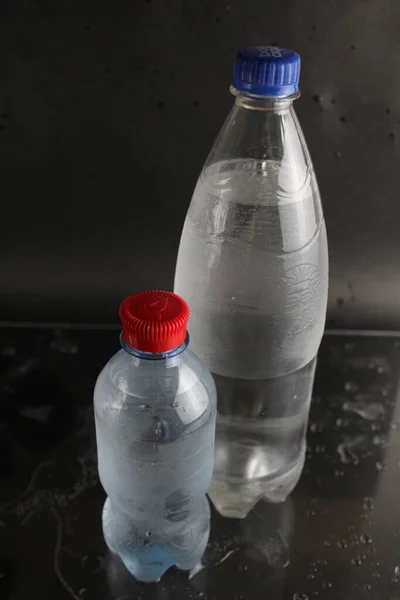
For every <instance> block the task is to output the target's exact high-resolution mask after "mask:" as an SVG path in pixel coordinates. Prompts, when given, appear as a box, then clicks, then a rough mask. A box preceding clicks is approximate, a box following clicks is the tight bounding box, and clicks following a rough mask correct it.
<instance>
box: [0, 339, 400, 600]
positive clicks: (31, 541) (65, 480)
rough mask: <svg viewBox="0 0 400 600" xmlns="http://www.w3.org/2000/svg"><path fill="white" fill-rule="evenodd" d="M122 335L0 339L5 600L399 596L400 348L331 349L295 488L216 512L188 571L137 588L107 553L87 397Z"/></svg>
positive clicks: (322, 363) (360, 344)
mask: <svg viewBox="0 0 400 600" xmlns="http://www.w3.org/2000/svg"><path fill="white" fill-rule="evenodd" d="M117 347H118V333H117V332H106V331H103V332H101V331H90V332H88V331H70V332H58V333H56V332H54V331H52V330H35V329H27V330H26V329H2V330H1V342H0V349H1V359H0V450H1V461H0V519H1V527H0V598H1V599H2V600H3V599H10V600H44V599H46V600H47V599H50V598H51V599H52V600H64V599H68V598H75V599H80V600H81V599H89V600H152V599H157V600H169V599H174V600H175V599H177V600H180V599H203V600H213V599H215V600H219V599H224V600H225V599H227V600H248V599H249V600H250V599H251V600H264V599H265V600H266V599H269V600H274V599H276V600H306V599H307V598H309V599H311V598H323V599H324V600H325V599H326V600H331V599H336V598H337V599H339V598H340V599H348V600H352V599H353V598H357V599H358V598H361V599H362V598H371V599H373V600H375V599H376V600H378V599H379V600H398V599H400V513H399V509H398V507H399V505H400V400H399V401H398V402H397V397H398V382H399V377H400V337H399V338H396V337H388V336H386V337H381V336H352V335H328V336H326V337H325V338H324V341H323V344H322V348H321V352H320V357H319V363H318V367H317V376H316V384H315V392H314V399H313V404H312V410H311V418H310V426H309V433H308V456H307V461H306V467H305V470H304V473H303V476H302V478H301V481H300V484H299V486H298V487H297V489H296V490H295V492H294V494H293V495H292V497H291V498H290V499H289V500H288V501H287V502H285V503H284V504H280V505H270V504H268V503H266V502H260V503H259V504H258V505H257V506H256V508H255V509H254V511H252V513H251V514H250V515H249V516H248V517H247V518H246V519H245V520H244V521H234V520H228V519H223V518H221V517H219V516H218V515H216V514H215V512H214V513H213V517H212V532H211V538H210V542H209V544H208V548H207V551H206V554H205V556H204V560H203V564H202V565H201V567H199V569H198V571H197V572H192V573H190V574H188V573H181V572H178V571H176V570H170V571H169V572H168V573H167V574H166V576H165V577H164V578H163V579H162V581H161V582H160V583H159V584H157V585H145V584H138V583H136V582H135V581H134V580H133V579H132V577H131V576H130V575H129V574H128V573H127V572H126V570H125V569H124V567H123V566H122V564H121V563H120V561H119V560H118V559H116V558H115V557H113V556H112V555H110V554H109V553H108V552H107V551H106V548H105V545H104V542H103V537H102V532H101V526H100V517H101V510H102V505H103V501H104V493H103V491H102V489H101V486H100V485H99V483H98V478H97V467H96V455H95V439H94V425H93V414H92V404H91V403H92V388H93V384H94V381H95V378H96V375H97V373H98V372H99V370H100V368H101V367H102V366H103V364H104V362H105V361H106V360H107V359H108V357H109V356H110V355H111V354H112V352H113V351H114V350H116V349H117Z"/></svg>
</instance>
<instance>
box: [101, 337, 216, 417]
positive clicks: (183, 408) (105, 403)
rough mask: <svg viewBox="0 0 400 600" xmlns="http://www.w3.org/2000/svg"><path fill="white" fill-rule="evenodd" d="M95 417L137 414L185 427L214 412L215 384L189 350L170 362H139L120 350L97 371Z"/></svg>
mask: <svg viewBox="0 0 400 600" xmlns="http://www.w3.org/2000/svg"><path fill="white" fill-rule="evenodd" d="M94 406H95V411H96V414H97V415H100V416H101V415H103V416H106V417H107V418H110V415H111V416H112V418H117V419H120V418H121V413H125V412H126V411H127V412H128V413H131V414H132V415H134V417H135V418H136V419H139V416H138V415H139V414H140V413H141V412H145V413H146V414H147V413H149V412H150V413H154V414H161V413H163V414H164V420H167V421H176V422H178V421H179V422H181V424H183V425H185V426H188V425H190V424H191V423H193V422H195V421H197V420H198V419H202V418H206V417H207V415H208V414H209V413H211V412H215V410H216V391H215V384H214V381H213V379H212V376H211V374H210V372H209V371H208V369H207V368H206V367H205V366H204V365H203V363H202V362H201V361H200V360H199V359H198V358H197V357H196V356H195V355H194V354H193V353H192V352H191V351H190V350H189V349H186V350H185V351H184V352H182V353H181V354H179V355H178V356H175V357H173V358H170V359H162V360H143V359H138V358H137V357H135V356H132V355H130V354H128V353H127V352H125V351H124V350H120V351H119V352H117V353H116V354H115V355H114V356H113V357H112V358H111V359H110V360H109V361H108V363H107V364H106V365H105V366H104V368H103V369H102V371H101V372H100V374H99V376H98V379H97V382H96V385H95V390H94Z"/></svg>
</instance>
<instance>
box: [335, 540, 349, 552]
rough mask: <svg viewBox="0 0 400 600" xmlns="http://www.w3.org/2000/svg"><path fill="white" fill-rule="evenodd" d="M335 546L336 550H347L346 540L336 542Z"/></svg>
mask: <svg viewBox="0 0 400 600" xmlns="http://www.w3.org/2000/svg"><path fill="white" fill-rule="evenodd" d="M336 545H337V547H338V548H341V549H342V550H345V549H346V548H347V542H346V540H338V542H337V544H336Z"/></svg>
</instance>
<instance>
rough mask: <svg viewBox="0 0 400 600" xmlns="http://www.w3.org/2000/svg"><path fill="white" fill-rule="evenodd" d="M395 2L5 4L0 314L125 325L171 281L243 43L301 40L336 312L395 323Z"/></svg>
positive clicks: (398, 23) (399, 208)
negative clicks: (129, 302) (121, 313)
mask: <svg viewBox="0 0 400 600" xmlns="http://www.w3.org/2000/svg"><path fill="white" fill-rule="evenodd" d="M399 33H400V3H399V2H398V1H397V0H392V1H390V0H336V1H333V0H329V1H328V0H315V1H312V0H282V1H281V2H272V1H266V0H246V2H243V0H227V1H226V2H222V1H221V0H202V1H200V0H196V1H192V0H147V1H146V0H129V1H128V0H123V1H116V0H110V1H104V0H81V1H80V2H78V1H76V2H61V1H58V2H57V1H56V0H31V1H28V0H1V1H0V115H1V116H0V194H1V219H0V240H1V252H0V261H1V262H0V320H10V319H11V320H24V321H26V320H35V321H40V320H47V321H50V320H53V321H54V320H57V321H86V322H87V321H90V322H101V321H104V322H113V321H116V319H117V314H116V312H117V307H118V304H119V301H120V300H121V299H122V298H123V297H124V296H126V295H128V294H129V293H132V292H134V291H137V290H139V289H143V288H149V287H166V288H170V287H171V286H172V280H173V271H174V264H175V258H176V251H177V247H178V243H179V235H180V231H181V227H182V223H183V219H184V216H185V213H186V209H187V206H188V203H189V201H190V197H191V193H192V190H193V186H194V184H195V181H196V178H197V175H198V173H199V171H200V169H201V166H202V164H203V162H204V160H205V157H206V155H207V152H208V150H209V149H210V146H211V144H212V141H213V139H214V137H215V135H216V133H217V131H218V129H219V127H220V126H221V124H222V122H223V119H224V118H225V115H226V113H227V112H228V110H229V108H230V106H231V103H232V97H231V96H230V95H229V92H228V88H229V84H230V77H231V70H232V62H233V58H234V55H235V51H236V49H237V48H238V47H239V46H242V45H254V44H271V43H276V44H278V45H281V46H286V47H291V48H293V49H296V50H297V51H298V52H299V53H300V54H301V56H302V59H303V70H302V77H301V89H302V92H303V94H302V97H301V99H300V100H299V101H298V102H297V103H296V109H297V111H298V114H299V117H300V120H301V123H302V125H303V129H304V131H305V134H306V137H307V141H308V144H309V148H310V151H311V154H312V156H313V160H314V164H315V168H316V172H317V175H318V178H319V182H320V187H321V193H322V198H323V203H324V209H325V215H326V220H327V227H328V236H329V245H330V261H331V279H330V301H329V311H328V324H329V325H330V326H333V327H344V326H346V327H348V326H350V327H353V326H354V327H370V328H375V327H383V328H395V327H398V326H399V325H400V276H399V274H398V264H399V262H400V236H399V226H398V223H399V217H400V179H399V174H400V160H399V158H400V156H399V147H400V146H399V144H400V127H399V118H400V107H399V98H400V78H399V76H398V73H399V72H400V51H399V50H400V48H399V46H400V37H399Z"/></svg>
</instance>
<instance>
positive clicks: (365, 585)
mask: <svg viewBox="0 0 400 600" xmlns="http://www.w3.org/2000/svg"><path fill="white" fill-rule="evenodd" d="M363 589H364V590H366V591H367V592H369V590H371V589H372V585H371V584H370V583H364V586H363Z"/></svg>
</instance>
